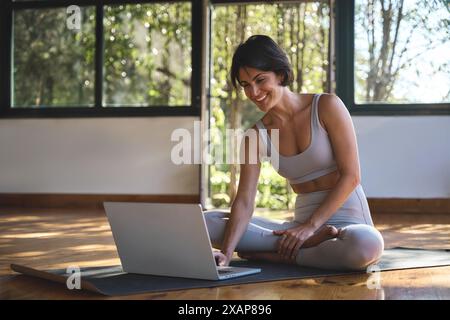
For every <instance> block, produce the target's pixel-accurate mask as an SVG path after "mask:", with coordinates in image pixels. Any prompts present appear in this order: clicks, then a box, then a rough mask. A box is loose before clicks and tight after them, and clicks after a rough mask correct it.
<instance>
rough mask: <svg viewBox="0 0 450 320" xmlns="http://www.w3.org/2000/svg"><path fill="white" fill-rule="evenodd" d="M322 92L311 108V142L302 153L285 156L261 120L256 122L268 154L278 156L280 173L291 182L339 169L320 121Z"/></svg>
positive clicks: (309, 179)
mask: <svg viewBox="0 0 450 320" xmlns="http://www.w3.org/2000/svg"><path fill="white" fill-rule="evenodd" d="M319 98H320V94H316V95H315V96H314V98H313V102H312V110H311V142H310V145H309V146H308V148H307V149H306V150H305V151H303V152H302V153H299V154H296V155H293V156H289V157H285V156H283V155H281V154H279V153H278V150H277V149H276V148H275V147H274V145H273V143H272V141H271V140H270V138H269V136H268V134H267V129H266V128H265V127H264V124H263V123H262V121H261V120H259V121H258V122H257V123H256V126H257V127H258V129H259V135H260V138H261V140H262V142H263V143H264V145H265V146H266V148H267V155H270V157H274V156H275V157H276V156H278V157H279V158H278V173H279V174H280V175H281V176H283V177H285V178H286V179H288V180H289V182H290V184H298V183H303V182H307V181H311V180H314V179H317V178H319V177H321V176H324V175H326V174H328V173H331V172H333V171H335V170H336V169H337V165H336V161H335V158H334V154H333V150H332V148H331V143H330V139H329V138H328V134H327V132H326V131H325V129H324V128H323V127H322V125H321V124H320V121H319V112H318V104H319Z"/></svg>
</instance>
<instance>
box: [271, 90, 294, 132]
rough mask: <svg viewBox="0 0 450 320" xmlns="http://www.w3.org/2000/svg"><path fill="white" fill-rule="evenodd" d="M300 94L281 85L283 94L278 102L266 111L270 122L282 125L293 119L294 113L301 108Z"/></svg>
mask: <svg viewBox="0 0 450 320" xmlns="http://www.w3.org/2000/svg"><path fill="white" fill-rule="evenodd" d="M300 106H301V104H300V96H299V95H297V94H295V93H293V92H292V91H291V90H289V88H288V87H283V95H282V97H281V99H280V102H279V103H277V104H276V105H275V106H273V108H272V109H270V111H269V112H268V116H269V117H270V119H271V122H273V123H275V124H279V125H284V124H285V123H288V122H290V121H292V120H293V119H294V115H295V114H296V113H297V112H298V111H299V110H300V109H301V107H300Z"/></svg>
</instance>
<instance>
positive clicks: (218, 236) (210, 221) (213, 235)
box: [204, 210, 229, 248]
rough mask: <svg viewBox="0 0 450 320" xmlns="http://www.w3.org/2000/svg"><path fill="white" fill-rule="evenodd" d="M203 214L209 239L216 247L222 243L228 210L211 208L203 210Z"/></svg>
mask: <svg viewBox="0 0 450 320" xmlns="http://www.w3.org/2000/svg"><path fill="white" fill-rule="evenodd" d="M204 215H205V222H206V227H207V228H208V233H209V238H210V239H211V243H212V245H213V247H215V248H217V247H218V246H220V245H221V243H222V238H223V234H224V231H225V225H226V221H227V219H228V215H229V212H227V211H220V210H211V211H205V212H204Z"/></svg>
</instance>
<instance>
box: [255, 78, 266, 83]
mask: <svg viewBox="0 0 450 320" xmlns="http://www.w3.org/2000/svg"><path fill="white" fill-rule="evenodd" d="M263 81H264V78H259V79H256V83H261V82H263Z"/></svg>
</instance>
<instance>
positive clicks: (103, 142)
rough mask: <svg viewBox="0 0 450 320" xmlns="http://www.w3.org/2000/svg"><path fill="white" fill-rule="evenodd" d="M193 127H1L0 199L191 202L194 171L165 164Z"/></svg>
mask: <svg viewBox="0 0 450 320" xmlns="http://www.w3.org/2000/svg"><path fill="white" fill-rule="evenodd" d="M195 119H196V118H193V117H179V118H175V117H165V118H159V117H158V118H89V119H87V118H82V119H80V118H78V119H20V120H17V119H3V120H1V121H0V193H81V194H89V193H93V194H185V195H188V194H193V195H195V194H198V193H199V178H198V177H199V166H198V165H197V166H195V165H182V166H176V165H174V164H172V162H171V160H170V153H171V149H172V147H173V146H174V145H175V142H171V140H170V136H171V133H172V131H173V130H174V129H176V128H180V127H181V128H187V129H188V130H190V131H191V132H192V128H193V121H194V120H195Z"/></svg>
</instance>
